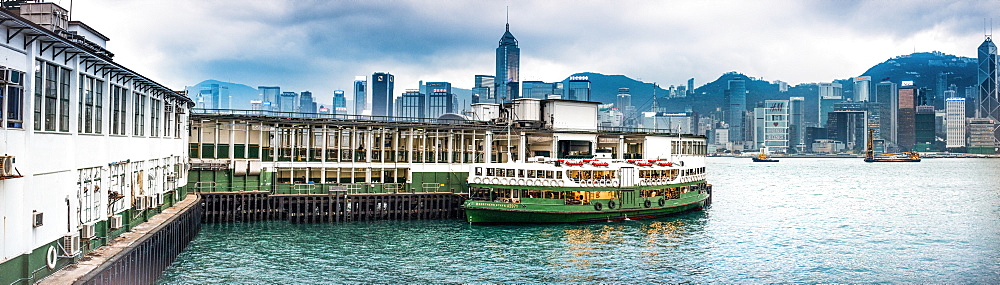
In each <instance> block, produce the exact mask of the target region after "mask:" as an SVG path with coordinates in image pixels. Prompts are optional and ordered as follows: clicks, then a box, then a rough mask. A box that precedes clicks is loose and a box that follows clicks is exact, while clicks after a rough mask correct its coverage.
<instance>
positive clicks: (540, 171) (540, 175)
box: [536, 170, 545, 178]
mask: <svg viewBox="0 0 1000 285" xmlns="http://www.w3.org/2000/svg"><path fill="white" fill-rule="evenodd" d="M536 174H538V178H545V170H537V171H536Z"/></svg>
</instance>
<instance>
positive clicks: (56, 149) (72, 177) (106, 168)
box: [0, 3, 193, 284]
mask: <svg viewBox="0 0 1000 285" xmlns="http://www.w3.org/2000/svg"><path fill="white" fill-rule="evenodd" d="M17 4H18V3H4V8H5V9H0V33H2V34H4V35H6V37H5V38H3V39H0V66H2V67H0V75H2V76H0V77H2V78H0V96H2V97H0V102H2V105H0V106H2V107H0V111H2V116H0V136H2V138H3V139H2V142H0V154H2V156H0V169H2V171H0V216H2V217H3V231H0V283H2V284H12V283H18V284H19V283H33V282H35V281H37V280H38V279H40V278H42V277H45V276H47V275H49V274H51V273H52V272H54V271H55V270H58V269H59V268H61V267H63V266H65V265H67V264H70V263H71V262H73V261H75V260H76V259H78V258H80V257H81V256H82V254H85V253H86V252H88V251H91V250H94V249H96V248H98V247H100V246H102V245H105V244H106V243H107V242H108V241H109V240H111V239H113V238H114V237H116V236H118V235H121V234H122V233H124V232H127V231H129V230H131V228H132V227H133V226H135V225H138V224H139V223H142V222H143V221H145V220H147V219H148V218H149V217H152V216H153V215H154V214H156V213H159V212H160V211H161V210H162V209H165V208H166V207H168V206H170V205H172V204H173V203H174V202H176V201H178V199H183V196H182V195H183V194H184V193H182V192H183V190H182V189H183V186H185V184H186V182H185V181H186V175H185V173H186V172H185V167H184V165H185V163H186V162H187V137H188V131H187V126H188V122H187V113H188V111H187V110H188V108H190V107H192V106H193V103H192V102H191V100H189V99H188V98H187V97H186V96H185V95H184V94H180V93H178V92H175V91H172V90H171V89H170V88H167V87H165V86H163V85H161V84H159V83H157V82H155V81H153V80H151V79H149V78H147V77H144V76H142V75H140V74H138V73H136V72H134V71H132V70H130V69H128V68H126V67H124V66H122V65H121V64H119V63H116V62H115V61H114V60H113V59H112V58H113V56H114V55H113V54H112V53H111V52H109V51H108V50H106V49H105V42H106V41H107V40H108V38H107V37H105V36H103V35H101V34H100V33H99V32H97V31H96V30H94V29H93V28H91V27H89V26H87V25H86V24H84V23H82V22H77V21H69V20H68V17H67V11H66V9H63V8H62V7H60V6H59V5H56V4H53V3H23V4H20V5H17ZM8 5H13V6H8ZM178 190H180V191H178ZM25 269H26V270H25Z"/></svg>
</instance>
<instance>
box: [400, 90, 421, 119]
mask: <svg viewBox="0 0 1000 285" xmlns="http://www.w3.org/2000/svg"><path fill="white" fill-rule="evenodd" d="M424 100H426V99H425V98H424V94H422V93H420V89H406V92H403V96H400V97H399V115H398V116H397V117H401V118H426V117H427V115H426V114H427V113H426V109H427V104H426V101H424Z"/></svg>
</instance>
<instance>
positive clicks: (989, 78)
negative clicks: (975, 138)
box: [977, 36, 1000, 145]
mask: <svg viewBox="0 0 1000 285" xmlns="http://www.w3.org/2000/svg"><path fill="white" fill-rule="evenodd" d="M978 51H979V68H978V70H979V73H978V74H979V76H978V79H979V80H978V83H979V98H978V99H979V108H978V109H977V110H979V114H978V115H977V117H979V118H986V119H989V120H994V121H997V120H1000V91H998V90H997V76H998V73H997V46H996V45H994V44H993V39H992V38H991V37H990V36H987V37H986V40H985V41H983V44H981V45H979V49H978ZM993 141H994V143H995V144H997V145H1000V128H996V129H994V130H993Z"/></svg>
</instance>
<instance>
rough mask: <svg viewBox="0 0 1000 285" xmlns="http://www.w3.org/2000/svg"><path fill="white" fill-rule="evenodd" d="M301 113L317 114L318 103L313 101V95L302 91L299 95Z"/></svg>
mask: <svg viewBox="0 0 1000 285" xmlns="http://www.w3.org/2000/svg"><path fill="white" fill-rule="evenodd" d="M298 112H299V113H310V114H311V113H316V101H315V100H313V93H312V92H309V91H302V93H299V110H298Z"/></svg>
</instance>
